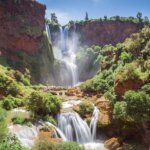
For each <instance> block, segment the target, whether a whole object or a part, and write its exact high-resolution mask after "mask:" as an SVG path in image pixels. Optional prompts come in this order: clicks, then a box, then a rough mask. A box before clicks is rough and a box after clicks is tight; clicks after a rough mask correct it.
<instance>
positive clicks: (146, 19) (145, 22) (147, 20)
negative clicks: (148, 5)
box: [144, 16, 149, 25]
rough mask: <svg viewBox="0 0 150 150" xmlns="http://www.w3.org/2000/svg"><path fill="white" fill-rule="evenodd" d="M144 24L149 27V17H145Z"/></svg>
mask: <svg viewBox="0 0 150 150" xmlns="http://www.w3.org/2000/svg"><path fill="white" fill-rule="evenodd" d="M144 24H145V25H148V24H149V19H148V17H147V16H145V17H144Z"/></svg>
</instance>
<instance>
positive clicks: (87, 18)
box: [85, 12, 89, 21]
mask: <svg viewBox="0 0 150 150" xmlns="http://www.w3.org/2000/svg"><path fill="white" fill-rule="evenodd" d="M85 20H86V21H87V20H89V17H88V13H87V12H86V15H85Z"/></svg>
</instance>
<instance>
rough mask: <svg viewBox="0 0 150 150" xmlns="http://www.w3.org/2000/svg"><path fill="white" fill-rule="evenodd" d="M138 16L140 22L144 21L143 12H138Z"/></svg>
mask: <svg viewBox="0 0 150 150" xmlns="http://www.w3.org/2000/svg"><path fill="white" fill-rule="evenodd" d="M136 17H137V19H138V21H139V22H142V13H141V12H138V13H137V15H136Z"/></svg>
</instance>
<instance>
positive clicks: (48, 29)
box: [45, 24, 51, 41]
mask: <svg viewBox="0 0 150 150" xmlns="http://www.w3.org/2000/svg"><path fill="white" fill-rule="evenodd" d="M45 28H46V33H47V36H48V39H49V41H51V31H50V28H49V25H47V24H46V25H45Z"/></svg>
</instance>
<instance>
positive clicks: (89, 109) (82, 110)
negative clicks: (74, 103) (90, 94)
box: [78, 101, 94, 117]
mask: <svg viewBox="0 0 150 150" xmlns="http://www.w3.org/2000/svg"><path fill="white" fill-rule="evenodd" d="M93 109H94V106H93V104H92V103H91V102H89V101H85V102H82V103H81V104H80V105H79V112H78V113H79V114H80V115H81V116H82V117H84V116H85V115H87V114H90V115H92V113H93Z"/></svg>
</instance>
